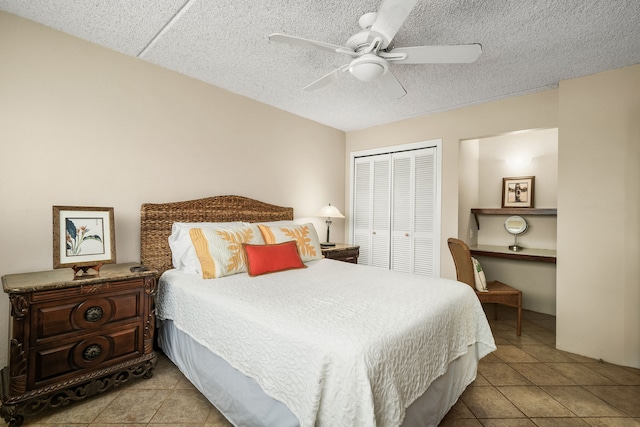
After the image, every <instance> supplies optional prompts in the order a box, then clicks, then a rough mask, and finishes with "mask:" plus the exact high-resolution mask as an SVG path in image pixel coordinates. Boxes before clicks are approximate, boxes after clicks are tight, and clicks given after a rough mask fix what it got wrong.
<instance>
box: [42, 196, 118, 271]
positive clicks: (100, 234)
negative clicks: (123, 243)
mask: <svg viewBox="0 0 640 427" xmlns="http://www.w3.org/2000/svg"><path fill="white" fill-rule="evenodd" d="M114 262H116V239H115V224H114V220H113V208H97V207H79V206H54V207H53V268H64V267H72V268H74V267H82V266H95V265H102V264H109V263H114Z"/></svg>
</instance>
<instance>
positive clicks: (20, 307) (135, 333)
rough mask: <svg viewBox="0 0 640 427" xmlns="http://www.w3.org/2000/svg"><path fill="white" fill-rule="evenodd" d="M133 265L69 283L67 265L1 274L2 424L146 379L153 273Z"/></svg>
mask: <svg viewBox="0 0 640 427" xmlns="http://www.w3.org/2000/svg"><path fill="white" fill-rule="evenodd" d="M136 265H139V264H137V263H135V264H134V263H132V264H106V265H104V266H103V267H102V268H101V269H100V273H99V274H96V275H86V276H78V277H75V278H74V274H73V270H71V269H70V268H64V269H57V270H51V271H41V272H37V273H24V274H10V275H6V276H3V277H2V287H3V290H4V291H5V292H6V293H8V294H9V301H10V312H11V320H10V325H11V327H10V332H9V339H10V342H9V366H7V367H5V368H4V369H3V370H2V374H1V375H2V377H1V382H0V391H1V393H0V397H1V402H0V415H1V416H2V417H3V418H4V420H5V421H6V422H7V423H9V425H10V426H12V427H13V426H19V425H20V424H22V422H23V420H24V417H25V416H33V415H36V414H38V413H40V412H42V411H44V410H45V409H47V408H49V407H60V406H65V405H67V404H69V403H71V402H73V401H76V400H82V399H84V398H86V397H89V396H92V395H95V394H98V393H102V392H104V391H107V390H109V389H110V388H112V387H117V386H119V385H121V384H123V383H125V382H127V381H129V380H130V379H133V378H139V377H143V378H150V377H151V376H152V374H153V368H154V367H155V364H156V361H157V355H156V353H155V352H154V351H153V334H154V327H155V314H154V311H153V297H154V295H155V292H156V276H157V272H156V271H154V270H148V271H141V272H131V271H130V268H131V267H133V266H136Z"/></svg>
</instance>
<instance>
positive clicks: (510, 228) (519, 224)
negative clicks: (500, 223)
mask: <svg viewBox="0 0 640 427" xmlns="http://www.w3.org/2000/svg"><path fill="white" fill-rule="evenodd" d="M504 228H505V229H506V230H507V232H508V233H509V234H513V238H514V242H513V245H509V250H512V251H514V252H519V251H521V250H522V246H519V245H518V236H519V235H521V234H522V233H524V232H525V231H527V221H525V219H524V218H523V217H521V216H519V215H513V216H510V217H509V218H507V220H506V221H505V222H504Z"/></svg>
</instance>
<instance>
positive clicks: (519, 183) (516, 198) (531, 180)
mask: <svg viewBox="0 0 640 427" xmlns="http://www.w3.org/2000/svg"><path fill="white" fill-rule="evenodd" d="M535 179H536V178H535V177H534V176H519V177H511V178H502V207H503V208H532V207H533V200H534V198H533V196H534V191H535Z"/></svg>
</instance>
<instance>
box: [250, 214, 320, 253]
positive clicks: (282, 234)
mask: <svg viewBox="0 0 640 427" xmlns="http://www.w3.org/2000/svg"><path fill="white" fill-rule="evenodd" d="M258 227H259V228H260V232H261V233H262V238H263V239H264V242H265V243H266V244H268V245H271V244H275V243H283V242H288V241H290V240H294V241H295V242H296V244H297V245H298V252H299V253H300V258H302V262H307V261H312V260H314V259H320V258H322V250H321V249H320V239H318V233H317V232H316V228H315V226H314V225H313V224H311V223H307V224H302V225H300V224H295V225H277V226H267V225H264V224H258Z"/></svg>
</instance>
